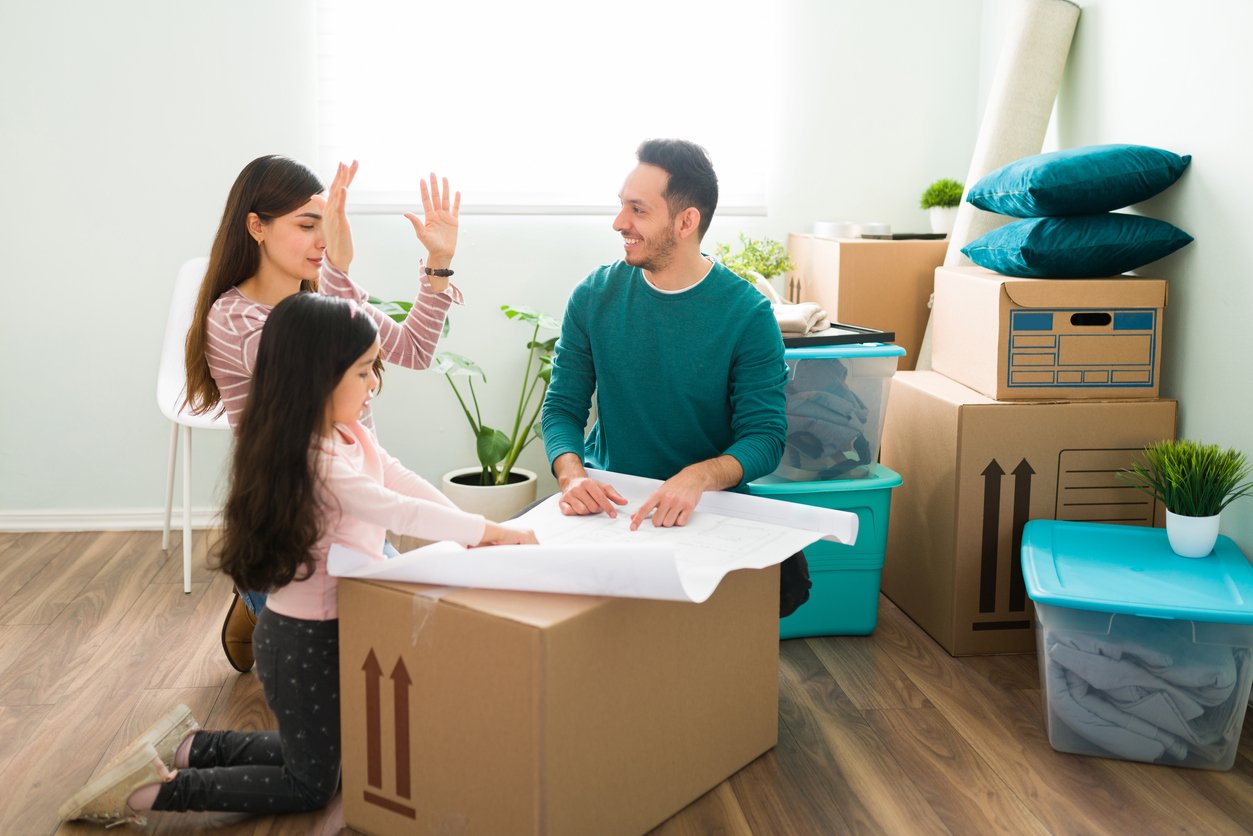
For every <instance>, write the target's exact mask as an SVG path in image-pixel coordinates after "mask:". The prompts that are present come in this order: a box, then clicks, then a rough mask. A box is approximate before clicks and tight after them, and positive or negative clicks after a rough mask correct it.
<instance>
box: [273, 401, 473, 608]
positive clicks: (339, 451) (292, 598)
mask: <svg viewBox="0 0 1253 836" xmlns="http://www.w3.org/2000/svg"><path fill="white" fill-rule="evenodd" d="M312 455H315V456H317V467H318V471H319V473H320V474H321V477H322V480H323V490H324V494H323V499H322V507H323V509H324V513H325V517H324V519H323V523H322V525H323V533H322V538H321V539H320V540H318V542H317V544H316V545H315V546H314V548H313V555H314V560H315V568H314V572H313V574H312V575H310V576H309V577H308V578H306V579H304V580H298V581H292V582H291V583H289V584H287V585H286V586H284V587H280V588H279V589H276V590H273V591H272V592H270V597H269V599H268V600H267V601H266V604H265V605H266V606H267V607H269V608H270V609H272V610H274V611H275V612H276V613H279V614H280V615H286V616H290V617H291V618H302V619H306V620H311V621H327V620H329V619H333V618H338V617H339V598H338V589H337V579H336V578H333V577H331V576H330V575H328V574H327V573H326V556H327V553H328V552H329V551H330V548H331V545H332V544H334V543H339V544H341V545H343V546H346V547H348V548H350V549H352V550H354V551H357V552H360V553H362V554H368V555H371V556H372V557H374V558H375V559H377V560H380V561H382V560H384V559H385V558H384V557H383V538H384V537H386V535H387V531H388V530H391V531H394V532H396V533H397V534H409V535H412V536H415V537H421V538H423V539H425V540H453V541H455V542H457V543H460V544H462V545H463V546H473V545H475V544H477V543H478V542H479V541H480V540H482V539H483V532H484V530H485V528H486V525H487V522H486V520H485V519H484V518H483V517H482V516H481V515H479V514H468V513H466V512H465V511H462V510H460V509H459V508H457V506H456V505H454V504H453V503H452V501H451V500H449V499H448V498H447V497H446V496H444V495H443V494H442V493H440V492H439V491H438V490H437V489H436V488H435V486H434V485H432V484H431V483H430V482H427V481H426V480H425V479H423V478H422V477H421V476H418V475H417V474H416V473H413V472H412V471H410V470H407V469H406V468H405V467H404V465H402V464H401V463H400V462H398V461H397V460H396V459H394V458H392V457H391V456H390V455H388V453H387V451H386V450H384V449H383V448H382V447H380V446H379V444H378V441H377V440H376V439H375V437H374V433H373V431H371V430H370V429H368V428H366V427H364V426H362V424H361V423H360V422H359V421H354V422H353V423H351V424H335V425H334V428H333V432H332V436H331V437H330V438H323V439H321V440H320V442H319V443H318V444H317V445H316V446H315V447H314V449H313V451H312Z"/></svg>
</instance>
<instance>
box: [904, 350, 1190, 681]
mask: <svg viewBox="0 0 1253 836" xmlns="http://www.w3.org/2000/svg"><path fill="white" fill-rule="evenodd" d="M1176 411H1177V406H1176V403H1175V401H1172V400H1142V401H1131V400H1116V401H1096V400H1085V401H1064V402H1043V401H1035V402H1027V401H995V400H992V399H991V398H988V397H986V396H984V395H981V394H979V393H978V392H975V391H973V390H971V389H968V388H967V387H965V386H962V385H961V384H960V383H957V382H956V381H953V380H950V379H949V378H947V377H945V376H944V375H941V374H938V373H937V372H918V371H915V372H898V373H897V374H896V376H895V377H894V378H893V379H892V391H891V394H890V395H889V397H888V411H887V419H886V422H885V426H884V429H883V445H882V447H881V448H880V449H881V460H882V462H883V464H884V465H885V466H887V467H890V468H891V469H892V470H895V471H896V472H897V473H900V474H901V478H902V483H901V486H900V487H898V488H897V489H896V490H895V491H894V493H893V495H892V522H891V525H890V526H889V528H888V545H887V555H886V557H885V559H884V565H883V575H882V580H881V583H882V589H883V592H884V594H886V595H887V596H888V597H889V598H891V599H892V600H893V601H894V602H895V603H896V605H897V606H899V607H900V608H901V609H902V610H903V611H904V612H905V613H907V614H908V615H909V616H910V617H911V618H912V619H913V620H914V621H916V622H917V623H918V625H919V626H921V627H922V628H923V629H924V630H926V631H927V632H928V633H930V634H931V636H932V638H934V639H935V640H936V641H938V642H939V643H940V644H941V645H943V647H944V648H945V649H946V650H947V651H948V652H949V653H951V654H953V655H954V656H961V655H966V654H973V653H1022V652H1029V651H1031V650H1032V649H1034V647H1035V644H1034V638H1033V635H1032V628H1031V624H1032V610H1031V604H1030V602H1029V601H1028V600H1027V597H1026V589H1025V586H1024V584H1023V579H1022V562H1021V559H1020V552H1021V544H1022V529H1023V526H1024V525H1026V523H1027V521H1028V520H1039V519H1044V520H1052V519H1056V520H1081V521H1086V522H1109V523H1122V524H1127V525H1157V524H1160V523H1161V522H1162V521H1163V519H1164V514H1165V509H1164V508H1162V507H1160V506H1159V505H1158V504H1157V503H1156V502H1155V501H1154V500H1153V499H1152V498H1150V497H1149V496H1148V495H1146V494H1144V493H1141V492H1140V491H1138V490H1136V489H1135V488H1133V487H1131V486H1130V485H1128V484H1126V483H1124V482H1122V481H1121V480H1119V479H1118V478H1117V477H1116V475H1115V474H1116V473H1117V472H1118V471H1119V470H1122V469H1124V468H1126V467H1127V466H1129V465H1130V464H1131V463H1132V462H1133V461H1135V460H1136V459H1137V458H1138V457H1139V455H1140V451H1141V450H1142V448H1143V447H1144V445H1146V444H1148V443H1149V442H1152V441H1157V440H1160V439H1163V438H1174V437H1175V421H1176Z"/></svg>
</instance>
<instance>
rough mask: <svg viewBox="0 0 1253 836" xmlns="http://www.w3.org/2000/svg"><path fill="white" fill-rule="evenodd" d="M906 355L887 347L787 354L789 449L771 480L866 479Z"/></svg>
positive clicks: (794, 350) (824, 348) (805, 350)
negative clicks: (891, 388)
mask: <svg viewBox="0 0 1253 836" xmlns="http://www.w3.org/2000/svg"><path fill="white" fill-rule="evenodd" d="M904 354H905V349H903V348H901V347H900V346H899V345H891V344H889V343H858V344H854V345H828V346H817V347H813V348H787V349H784V352H783V356H784V359H785V360H786V362H787V366H788V382H787V386H786V388H785V391H786V393H787V418H788V431H787V444H786V446H785V447H784V450H783V460H782V462H781V463H780V464H779V467H778V469H777V470H775V472H774V473H773V474H772V475H773V476H777V477H779V478H780V479H789V480H792V481H797V482H821V481H827V480H831V479H855V478H865V477H867V476H870V475H871V474H873V473H874V465H875V463H876V462H878V461H879V440H880V437H881V436H882V434H883V416H884V413H885V410H886V407H887V398H888V387H889V385H890V384H891V381H892V375H893V374H895V373H896V364H897V360H898V358H900V357H901V356H902V355H904Z"/></svg>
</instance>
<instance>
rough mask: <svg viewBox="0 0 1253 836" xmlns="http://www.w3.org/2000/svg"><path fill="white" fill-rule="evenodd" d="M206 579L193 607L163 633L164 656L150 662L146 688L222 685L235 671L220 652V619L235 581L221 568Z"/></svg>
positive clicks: (228, 601) (236, 672)
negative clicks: (164, 636)
mask: <svg viewBox="0 0 1253 836" xmlns="http://www.w3.org/2000/svg"><path fill="white" fill-rule="evenodd" d="M207 577H208V580H209V582H208V583H207V584H204V586H205V587H206V588H205V589H204V591H203V593H202V594H201V595H200V596H199V600H198V601H197V602H196V605H195V607H193V608H191V611H190V612H189V613H188V614H187V616H186V618H185V619H184V620H182V621H181V622H179V624H178V625H177V627H176V628H175V629H172V630H171V631H170V633H169V634H168V635H167V636H166V642H165V645H166V651H167V652H166V653H165V656H164V659H163V660H162V661H161V662H160V663H159V664H156V665H153V667H152V671H151V674H150V676H149V677H148V681H147V687H149V688H203V687H206V686H221V685H222V684H223V683H224V682H225V681H226V680H227V679H228V678H229V677H234V676H237V675H238V671H236V670H235V669H234V668H232V667H231V665H230V663H229V662H228V661H227V660H226V654H225V653H223V652H222V620H223V619H224V618H225V617H226V610H227V608H228V607H229V606H230V604H231V600H232V597H233V596H232V594H231V592H232V590H233V589H234V584H232V583H231V579H230V578H228V577H227V576H226V575H223V574H222V573H221V572H214V573H213V574H211V575H209V576H207Z"/></svg>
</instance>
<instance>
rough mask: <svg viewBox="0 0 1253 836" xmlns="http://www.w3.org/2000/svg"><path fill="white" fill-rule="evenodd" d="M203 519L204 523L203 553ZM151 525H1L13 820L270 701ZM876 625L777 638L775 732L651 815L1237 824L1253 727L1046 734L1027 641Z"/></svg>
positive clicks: (1248, 793) (1166, 826) (885, 622)
mask: <svg viewBox="0 0 1253 836" xmlns="http://www.w3.org/2000/svg"><path fill="white" fill-rule="evenodd" d="M204 536H205V535H203V534H197V535H196V537H197V553H198V554H203V551H204V542H203V541H202V539H201V538H203V537H204ZM177 537H178V535H177V534H176V535H175V549H174V550H173V552H172V553H171V555H169V556H167V555H165V554H164V553H163V552H162V551H161V548H160V534H159V533H153V532H136V533H128V532H108V533H69V534H66V533H62V534H12V533H0V834H4V836H26V835H27V834H48V833H53V832H59V833H78V832H80V831H81V832H86V831H89V830H91V831H95V830H96V829H95V828H90V827H86V826H83V825H77V824H66V825H59V824H58V822H57V821H56V820H55V811H56V809H57V807H58V805H59V804H60V803H61V802H62V801H63V800H64V799H65V798H66V797H68V796H69V795H70V794H71V793H72V792H74V791H75V790H76V789H78V787H80V786H81V785H82V784H83V783H84V782H85V781H87V780H88V779H89V778H90V777H91V776H92V775H93V774H95V773H96V772H97V771H98V770H99V769H100V768H101V766H102V764H104V763H105V762H106V761H107V760H108V759H109V758H110V757H111V756H112V755H113V754H115V753H116V752H117V751H118V750H119V749H120V748H121V747H123V746H124V745H125V744H126V743H127V742H128V741H129V740H130V739H131V737H132V736H134V735H135V734H137V733H138V731H140V730H141V729H142V728H143V727H144V726H146V725H147V724H148V723H149V722H150V721H151V720H152V719H154V718H155V717H156V716H157V715H159V714H161V713H162V712H163V711H164V710H165V709H166V708H168V707H169V706H170V705H172V704H174V703H176V702H185V703H187V704H188V705H189V706H191V707H192V709H193V711H194V712H195V714H196V716H197V717H199V718H200V719H201V721H202V722H204V723H205V724H206V725H209V726H213V727H218V728H223V727H229V728H242V729H256V728H264V727H267V726H270V724H271V716H270V713H269V711H268V710H267V709H266V707H265V704H264V701H263V699H262V697H261V693H260V688H259V686H258V683H257V681H256V677H255V676H253V675H251V674H248V675H239V674H236V673H235V672H234V671H233V670H231V668H230V667H229V666H228V665H227V664H226V661H225V659H224V658H223V656H222V652H221V649H220V646H219V641H218V633H219V627H220V624H221V621H222V617H223V614H224V612H225V608H226V605H227V602H228V600H229V594H230V584H229V582H228V581H227V580H226V579H225V578H223V577H221V576H220V575H215V574H212V573H210V572H208V571H207V570H206V569H204V568H203V566H198V567H197V569H196V572H195V575H194V580H195V583H194V585H193V589H192V593H191V594H190V595H184V594H183V592H182V585H181V580H182V578H181V565H180V562H179V551H178V543H177ZM879 615H880V618H879V626H878V628H877V629H876V631H875V633H874V635H872V636H869V637H864V638H855V637H844V638H823V639H804V640H793V641H787V642H783V643H782V645H781V648H780V656H781V659H780V665H779V691H780V705H779V744H778V746H777V747H776V748H775V749H774V750H772V751H771V752H768V753H767V754H765V755H763V756H762V757H760V758H758V759H757V760H756V761H754V762H753V763H751V764H749V765H748V766H747V767H745V768H744V769H743V770H741V771H740V772H739V773H737V774H735V775H733V776H732V777H731V778H730V779H729V780H727V781H726V782H724V783H722V784H721V785H719V786H718V787H716V788H715V789H713V790H712V791H711V792H709V793H708V794H707V795H705V796H704V797H703V798H700V799H698V800H697V801H696V802H694V803H693V804H692V805H691V806H689V807H688V808H686V809H685V810H683V811H681V812H680V813H678V814H677V815H675V816H674V817H673V818H671V819H670V820H669V821H666V822H665V823H663V824H662V825H661V826H660V827H659V828H658V829H657V830H656V831H655V833H657V834H665V836H680V834H684V835H686V834H713V833H717V834H728V836H735V835H736V834H828V833H830V834H835V833H846V832H847V833H873V834H879V833H886V834H912V833H953V834H980V833H1014V834H1024V833H1109V834H1129V833H1135V834H1150V833H1199V834H1226V833H1246V832H1250V830H1251V829H1253V729H1251V728H1250V725H1251V724H1248V723H1246V725H1245V730H1244V736H1243V738H1242V740H1241V744H1240V750H1239V756H1238V758H1237V760H1236V764H1235V767H1234V768H1233V769H1232V770H1231V771H1229V772H1208V771H1200V770H1189V769H1172V768H1168V767H1158V766H1149V765H1145V764H1136V763H1129V762H1123V761H1114V760H1102V759H1095V758H1083V757H1077V756H1074V755H1064V754H1059V753H1057V752H1054V751H1053V750H1052V748H1050V746H1049V744H1048V740H1047V738H1046V737H1045V734H1044V730H1043V728H1042V724H1041V719H1040V692H1039V679H1038V674H1037V671H1036V667H1035V657H1034V656H994V657H974V658H962V659H954V658H952V657H950V656H949V655H948V654H947V653H945V651H944V650H943V649H941V648H940V647H939V646H938V645H937V644H935V643H934V642H933V641H932V640H931V639H930V638H929V637H928V636H927V635H926V634H925V633H923V632H922V631H921V630H919V629H918V628H917V627H916V626H915V625H914V624H913V622H911V621H910V620H909V618H907V617H906V616H904V615H903V614H902V613H901V612H900V611H899V610H897V609H896V607H894V606H893V605H892V604H891V602H889V601H887V600H886V599H881V607H880V614H879ZM207 828H213V829H214V832H221V833H239V834H328V833H349V832H352V831H349V830H347V829H346V828H345V827H344V824H343V814H342V810H341V809H340V806H339V804H338V800H337V801H336V803H333V804H332V805H331V807H329V808H328V809H327V810H324V811H322V812H320V813H318V814H309V815H299V816H296V815H292V816H276V817H267V818H259V817H252V818H248V817H243V816H237V815H220V814H218V815H208V814H194V815H180V814H173V813H166V814H159V813H157V814H152V815H151V816H150V817H149V822H148V825H147V827H146V828H144V830H145V832H154V833H186V832H192V831H201V830H204V829H207Z"/></svg>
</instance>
